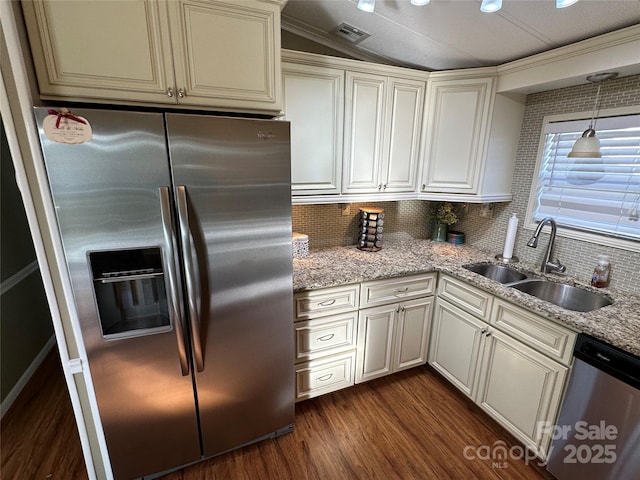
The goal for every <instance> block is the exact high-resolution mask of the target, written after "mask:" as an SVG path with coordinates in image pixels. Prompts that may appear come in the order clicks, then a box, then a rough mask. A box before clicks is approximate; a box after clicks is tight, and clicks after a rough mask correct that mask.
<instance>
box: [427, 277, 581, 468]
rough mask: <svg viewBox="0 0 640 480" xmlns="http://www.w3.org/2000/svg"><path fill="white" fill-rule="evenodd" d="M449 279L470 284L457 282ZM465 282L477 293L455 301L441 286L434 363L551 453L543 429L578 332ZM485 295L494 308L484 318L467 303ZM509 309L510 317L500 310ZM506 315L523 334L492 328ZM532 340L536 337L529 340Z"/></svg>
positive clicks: (551, 417) (553, 411) (540, 450)
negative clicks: (555, 350)
mask: <svg viewBox="0 0 640 480" xmlns="http://www.w3.org/2000/svg"><path fill="white" fill-rule="evenodd" d="M443 278H449V277H443ZM452 282H453V284H457V283H460V284H462V285H465V284H464V282H461V281H460V280H457V279H452ZM442 285H443V284H442V283H441V287H442ZM444 285H446V282H445V283H444ZM465 286H466V288H465V289H464V290H462V291H464V292H467V291H475V295H473V296H471V297H470V296H468V295H465V296H464V297H462V298H461V299H459V300H458V305H454V304H452V303H450V302H449V301H448V300H445V299H444V298H442V297H441V296H440V290H439V295H438V299H437V301H436V307H435V312H434V316H433V328H432V332H431V341H430V347H429V364H430V365H431V366H432V367H433V368H434V369H436V370H437V371H438V372H440V373H441V374H442V375H443V376H445V377H446V378H447V379H449V380H450V381H451V382H452V383H453V384H454V385H456V386H457V387H458V388H459V389H460V390H462V391H463V392H464V393H465V394H466V395H468V396H469V397H470V398H472V399H473V400H474V401H475V402H476V403H477V404H478V405H479V406H480V407H481V408H482V409H483V410H484V411H486V412H487V413H488V414H489V415H491V416H492V417H493V418H494V419H496V420H497V421H498V422H500V423H501V424H502V425H503V426H504V427H505V428H507V429H508V430H509V431H510V432H511V433H512V434H513V435H514V436H515V437H516V438H518V439H519V440H520V441H521V442H522V443H523V444H524V445H525V446H527V447H528V448H529V449H530V450H531V451H532V452H534V453H535V454H536V455H537V456H539V457H540V458H546V456H547V455H548V449H549V444H550V441H551V438H550V432H549V429H548V428H544V426H545V425H552V424H553V422H554V421H555V418H556V415H557V412H558V408H559V405H560V400H561V397H562V391H563V388H564V383H565V380H566V377H567V372H568V361H570V357H567V356H566V355H565V353H564V352H565V351H567V350H572V348H573V342H574V341H575V333H573V332H571V331H570V330H568V329H565V328H563V327H561V326H559V325H557V324H554V323H553V322H551V321H548V320H545V319H543V318H542V317H539V316H537V315H533V314H532V313H530V312H527V311H525V310H523V309H521V308H519V307H516V306H514V305H511V304H509V303H508V302H504V301H503V300H501V299H498V298H491V297H492V296H491V295H490V294H488V293H487V292H483V291H482V290H479V289H476V288H475V287H472V286H470V285H465ZM450 294H451V289H449V295H450ZM445 296H446V295H445ZM481 297H487V298H488V300H489V305H493V306H492V307H491V311H490V312H489V311H487V315H486V319H482V318H479V317H478V316H476V315H477V313H476V314H471V313H470V311H469V309H468V307H467V305H466V304H467V301H468V300H469V298H473V299H474V303H475V300H476V299H477V298H481ZM453 301H456V300H455V299H453ZM474 308H475V307H474ZM505 310H506V312H508V313H507V314H505V313H501V312H504V311H505ZM475 311H476V312H477V310H475ZM503 317H506V318H510V319H512V321H511V322H510V325H512V326H514V332H516V331H519V332H520V333H517V334H516V335H518V336H519V338H520V339H516V338H514V336H511V335H508V334H507V333H505V332H503V331H501V330H500V329H498V328H496V327H495V325H494V323H498V322H499V321H500V318H503ZM516 318H517V319H518V320H517V321H516V320H515V319H516ZM496 320H498V322H497V321H496ZM516 325H518V327H515V326H516ZM528 338H530V339H532V340H533V339H537V341H536V342H534V341H531V342H529V341H528ZM521 340H522V341H521ZM525 342H526V343H525ZM547 345H556V346H558V345H563V346H564V347H562V348H561V350H562V352H561V353H560V352H559V354H558V355H555V354H550V353H548V352H549V351H550V350H549V349H548V346H547ZM543 352H544V353H543Z"/></svg>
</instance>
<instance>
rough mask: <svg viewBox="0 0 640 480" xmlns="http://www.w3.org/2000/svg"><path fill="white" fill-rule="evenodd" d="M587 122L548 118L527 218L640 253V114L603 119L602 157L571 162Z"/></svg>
mask: <svg viewBox="0 0 640 480" xmlns="http://www.w3.org/2000/svg"><path fill="white" fill-rule="evenodd" d="M587 126H588V121H586V122H585V121H584V120H580V121H575V120H574V121H549V119H545V124H544V128H543V139H542V143H541V149H540V150H541V151H540V155H539V160H538V169H537V179H536V183H535V185H534V186H533V189H532V192H531V198H530V202H529V212H528V215H527V217H528V219H529V223H531V222H532V221H535V222H537V221H540V220H541V219H542V218H544V217H548V216H550V217H553V218H554V219H555V220H556V222H557V224H558V225H559V226H560V227H561V229H560V230H561V234H563V235H565V236H570V237H574V238H580V239H582V240H586V241H592V242H596V243H600V244H606V245H611V246H616V247H620V248H626V249H630V250H635V251H640V217H639V215H640V115H624V116H616V117H606V118H599V119H598V120H597V124H596V131H597V137H598V138H599V139H600V146H601V152H602V158H567V154H568V153H569V152H570V151H571V148H572V147H573V144H574V142H575V141H576V139H578V138H579V137H580V136H581V135H582V132H583V131H584V130H585V129H586V128H587Z"/></svg>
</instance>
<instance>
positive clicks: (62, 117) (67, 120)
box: [42, 108, 93, 145]
mask: <svg viewBox="0 0 640 480" xmlns="http://www.w3.org/2000/svg"><path fill="white" fill-rule="evenodd" d="M42 128H43V130H44V134H45V135H46V137H47V138H48V139H49V140H51V141H52V142H56V143H67V144H70V145H73V144H79V143H84V142H88V141H90V140H91V137H92V136H93V132H92V131H91V125H90V124H89V122H88V120H87V119H86V118H84V117H80V116H78V115H74V114H73V113H71V111H70V110H69V109H68V108H61V109H60V110H49V115H47V116H46V117H45V119H44V121H43V122H42Z"/></svg>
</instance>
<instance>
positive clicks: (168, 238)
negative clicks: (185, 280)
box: [160, 187, 189, 376]
mask: <svg viewBox="0 0 640 480" xmlns="http://www.w3.org/2000/svg"><path fill="white" fill-rule="evenodd" d="M160 211H161V213H162V231H163V233H164V238H165V242H166V245H167V246H168V251H167V253H166V257H165V264H166V269H167V278H168V280H169V295H168V296H167V300H168V303H169V311H170V312H171V317H172V318H173V320H174V322H173V326H174V329H175V332H176V339H177V341H178V357H179V358H180V368H181V369H182V375H183V376H186V375H189V358H188V357H187V349H186V345H185V338H184V328H183V327H184V320H183V318H182V309H181V307H180V301H179V299H178V285H177V277H176V265H175V261H176V255H175V252H176V250H177V248H176V236H175V231H174V228H173V220H172V217H171V195H170V193H169V187H160Z"/></svg>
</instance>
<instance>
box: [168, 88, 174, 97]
mask: <svg viewBox="0 0 640 480" xmlns="http://www.w3.org/2000/svg"><path fill="white" fill-rule="evenodd" d="M167 97H173V88H171V87H169V88H167Z"/></svg>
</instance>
